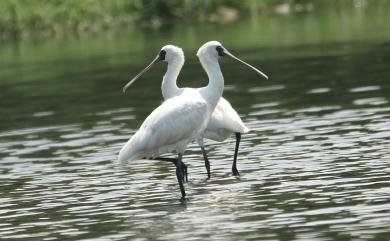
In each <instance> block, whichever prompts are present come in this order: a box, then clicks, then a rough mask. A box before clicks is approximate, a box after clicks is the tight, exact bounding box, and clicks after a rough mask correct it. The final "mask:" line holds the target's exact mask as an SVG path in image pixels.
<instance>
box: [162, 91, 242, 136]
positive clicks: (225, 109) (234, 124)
mask: <svg viewBox="0 0 390 241" xmlns="http://www.w3.org/2000/svg"><path fill="white" fill-rule="evenodd" d="M164 87H165V86H164V84H163V86H162V93H163V96H164V99H169V98H173V97H175V96H181V95H186V94H187V93H188V94H189V93H193V92H194V93H195V92H196V91H197V89H193V88H175V89H168V88H166V87H165V88H164ZM236 132H239V133H247V132H249V128H248V127H246V126H245V124H244V123H243V122H242V120H241V118H240V116H239V115H238V113H237V111H235V110H234V109H233V107H232V106H231V105H230V103H229V101H227V100H226V99H225V98H223V97H221V98H220V99H219V101H218V103H217V105H216V107H215V109H214V111H213V113H212V115H211V118H210V120H209V122H208V125H207V128H206V129H205V132H204V137H205V138H207V139H210V140H214V141H224V140H226V139H227V138H229V136H230V135H231V134H232V133H236Z"/></svg>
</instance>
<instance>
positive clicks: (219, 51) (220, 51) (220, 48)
mask: <svg viewBox="0 0 390 241" xmlns="http://www.w3.org/2000/svg"><path fill="white" fill-rule="evenodd" d="M216 49H217V52H218V55H219V56H221V57H222V56H224V55H225V53H224V52H223V48H222V46H217V48H216Z"/></svg>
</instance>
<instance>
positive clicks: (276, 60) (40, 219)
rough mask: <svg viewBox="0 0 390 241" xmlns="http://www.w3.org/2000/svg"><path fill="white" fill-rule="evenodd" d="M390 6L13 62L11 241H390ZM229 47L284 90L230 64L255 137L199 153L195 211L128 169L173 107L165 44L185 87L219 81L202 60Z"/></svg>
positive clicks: (148, 169)
mask: <svg viewBox="0 0 390 241" xmlns="http://www.w3.org/2000/svg"><path fill="white" fill-rule="evenodd" d="M389 10H390V7H389V6H388V4H387V5H384V6H380V7H368V8H364V9H359V8H358V9H349V10H339V9H335V10H326V11H325V10H324V11H322V12H320V13H318V12H315V13H306V14H297V15H291V16H264V17H258V18H253V19H246V20H243V21H240V22H237V23H233V24H201V25H190V26H179V25H177V26H168V27H167V28H164V29H161V30H148V31H147V30H145V31H140V30H131V29H130V30H123V31H111V32H108V33H104V34H99V35H96V36H89V37H88V36H79V37H66V38H63V39H55V40H39V39H36V40H31V39H30V40H21V41H18V42H5V43H3V44H2V46H1V47H0V52H1V55H0V58H1V59H0V61H1V64H0V89H1V91H0V103H1V104H0V183H1V185H0V237H1V238H2V239H4V240H178V239H184V240H351V239H354V240H388V237H389V235H390V225H389V224H390V182H389V181H390V180H389V173H390V158H389V156H390V103H389V100H390V79H389V76H390V68H389V66H390V29H389V28H388V22H389V20H390V19H389V18H390V14H388V13H389V12H390V11H389ZM208 40H219V41H220V42H222V43H223V44H224V46H225V47H226V48H227V49H228V50H230V51H231V52H232V53H234V54H235V55H237V56H239V57H241V58H242V59H244V60H246V61H247V62H249V63H251V64H253V65H254V66H257V67H258V68H260V69H261V70H263V71H264V72H265V73H267V74H268V75H269V76H270V80H268V81H266V80H264V79H261V78H259V77H258V76H257V75H256V74H255V73H253V72H251V71H249V70H248V69H246V68H244V67H242V66H239V65H237V64H235V63H234V62H232V61H230V60H228V59H226V60H225V59H222V60H221V61H220V64H221V67H222V70H223V73H224V76H225V84H226V88H225V91H224V97H225V98H226V99H228V100H229V101H230V103H231V104H232V105H233V106H234V108H235V109H236V110H237V111H238V112H239V113H240V115H241V117H242V119H243V121H244V122H245V123H246V124H247V126H248V127H249V128H250V129H251V132H249V133H248V134H243V136H242V142H241V148H240V152H239V157H238V169H239V171H240V174H241V176H240V177H239V178H236V177H233V176H232V175H231V173H230V172H231V171H230V168H231V163H232V155H233V151H234V141H235V140H234V137H233V136H232V137H231V138H229V139H228V140H227V141H225V142H223V143H217V142H212V141H207V142H206V148H207V150H208V153H209V157H210V162H211V174H212V176H211V179H209V180H208V179H206V171H205V168H204V164H203V159H202V154H201V152H200V150H199V148H198V147H197V145H195V144H191V145H190V146H189V148H188V150H187V151H186V153H185V155H184V159H183V160H184V162H185V163H186V164H188V166H189V182H188V183H187V184H185V187H186V191H187V195H188V200H186V201H184V202H183V201H180V192H179V189H178V186H177V182H176V179H175V175H174V167H173V166H172V165H169V164H167V163H161V162H157V161H150V160H139V161H134V162H133V163H131V165H129V166H127V167H125V168H123V167H120V166H118V165H116V164H115V161H116V158H117V154H118V152H119V150H120V148H121V147H122V145H123V144H124V143H125V142H126V141H127V140H128V138H129V137H130V136H131V135H132V134H133V133H134V132H135V131H136V130H137V128H138V127H139V126H140V124H141V123H142V122H143V120H144V119H145V117H146V116H147V115H148V114H149V113H150V112H151V111H152V110H153V109H154V108H155V107H157V106H158V105H159V104H160V103H161V102H162V96H161V89H160V85H161V79H162V76H163V73H164V71H165V69H166V64H165V63H163V64H159V65H158V66H156V67H155V68H154V69H153V70H152V71H150V72H148V74H146V75H144V76H143V78H142V79H140V80H139V81H137V82H136V84H134V86H132V87H131V88H130V89H129V90H128V92H127V93H126V94H123V93H122V92H121V88H122V86H123V85H124V84H125V83H126V82H127V81H128V80H129V78H131V77H133V76H134V75H135V74H136V73H137V72H138V71H140V70H141V68H142V67H144V66H145V65H146V64H147V63H149V62H150V61H151V60H152V58H153V57H154V56H155V55H156V54H157V53H158V51H159V49H160V48H161V47H162V46H163V45H165V44H176V45H179V46H181V47H183V49H184V50H185V53H186V64H185V66H184V69H183V72H182V74H181V75H180V79H179V85H180V86H192V87H199V86H203V85H205V84H207V78H206V75H205V73H204V71H203V70H202V68H201V66H200V64H199V62H198V60H197V58H196V56H195V53H196V50H197V48H198V47H199V46H201V45H202V44H203V43H204V42H206V41H208Z"/></svg>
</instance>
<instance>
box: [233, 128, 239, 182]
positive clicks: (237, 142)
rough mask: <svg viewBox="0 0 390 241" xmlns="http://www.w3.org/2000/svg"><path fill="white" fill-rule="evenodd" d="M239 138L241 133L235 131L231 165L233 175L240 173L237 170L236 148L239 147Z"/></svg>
mask: <svg viewBox="0 0 390 241" xmlns="http://www.w3.org/2000/svg"><path fill="white" fill-rule="evenodd" d="M240 140H241V133H240V132H236V149H235V150H234V159H233V165H232V173H233V176H239V175H240V173H239V172H238V170H237V155H238V148H239V147H240Z"/></svg>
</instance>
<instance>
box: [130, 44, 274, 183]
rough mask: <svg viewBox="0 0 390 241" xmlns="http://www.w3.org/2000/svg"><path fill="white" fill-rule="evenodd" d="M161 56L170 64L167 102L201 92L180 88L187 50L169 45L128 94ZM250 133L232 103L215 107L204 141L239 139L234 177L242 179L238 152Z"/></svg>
mask: <svg viewBox="0 0 390 241" xmlns="http://www.w3.org/2000/svg"><path fill="white" fill-rule="evenodd" d="M161 53H165V59H164V60H165V61H167V62H168V68H167V72H166V73H165V75H164V77H163V81H162V85H161V90H162V94H163V97H164V99H165V100H167V99H170V98H173V97H176V96H179V95H182V94H183V93H184V94H187V93H189V92H192V91H198V89H194V88H179V87H178V86H177V84H176V80H177V77H178V76H179V73H180V71H181V69H182V67H183V65H184V53H183V50H182V49H181V48H179V47H177V46H173V45H166V46H164V47H162V48H161V50H160V54H159V55H158V57H156V59H155V60H153V62H152V63H151V64H150V65H149V66H148V67H147V68H145V69H144V70H143V71H141V72H140V74H138V75H137V76H135V77H134V78H133V79H132V80H131V81H130V82H129V83H128V84H127V85H126V86H125V87H124V88H123V91H126V89H127V88H128V87H129V86H130V85H131V84H132V83H134V81H136V80H137V79H138V78H139V77H140V76H141V75H142V74H143V73H144V72H146V71H147V70H148V69H149V68H150V67H151V65H153V64H154V62H155V61H161V60H162V59H161V58H160V57H159V56H160V55H161ZM225 54H226V55H228V56H229V57H232V58H234V59H236V60H238V61H239V62H241V63H244V64H245V65H247V66H249V67H251V68H252V69H253V68H254V67H252V66H250V65H249V64H247V63H245V62H243V61H241V60H239V59H237V58H236V57H234V56H232V55H231V54H229V52H227V53H225ZM255 70H256V71H257V72H258V73H260V74H261V75H262V76H264V77H265V78H267V79H268V77H267V76H266V75H265V74H263V73H262V72H261V71H259V70H257V69H255ZM248 131H249V129H248V128H247V127H246V126H245V125H244V123H243V122H242V120H241V118H240V117H239V115H238V114H237V112H236V111H235V110H234V109H233V107H232V106H231V105H230V103H229V102H228V101H227V100H226V99H224V98H223V97H221V98H220V99H219V101H218V103H217V106H216V107H215V109H214V111H213V113H212V116H211V118H210V121H209V123H208V125H207V128H206V130H205V133H204V137H205V138H207V139H211V140H214V141H224V140H225V139H227V138H228V137H229V136H230V135H231V134H232V133H235V135H236V147H235V151H234V158H233V164H232V173H233V175H235V176H238V175H239V172H238V170H237V165H236V162H237V154H238V148H239V145H240V139H241V133H247V132H248ZM198 144H199V146H200V148H201V150H202V153H203V157H204V160H205V166H206V170H207V176H208V178H210V163H209V160H208V157H207V154H206V151H205V149H204V145H203V141H202V139H201V138H199V139H198Z"/></svg>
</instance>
